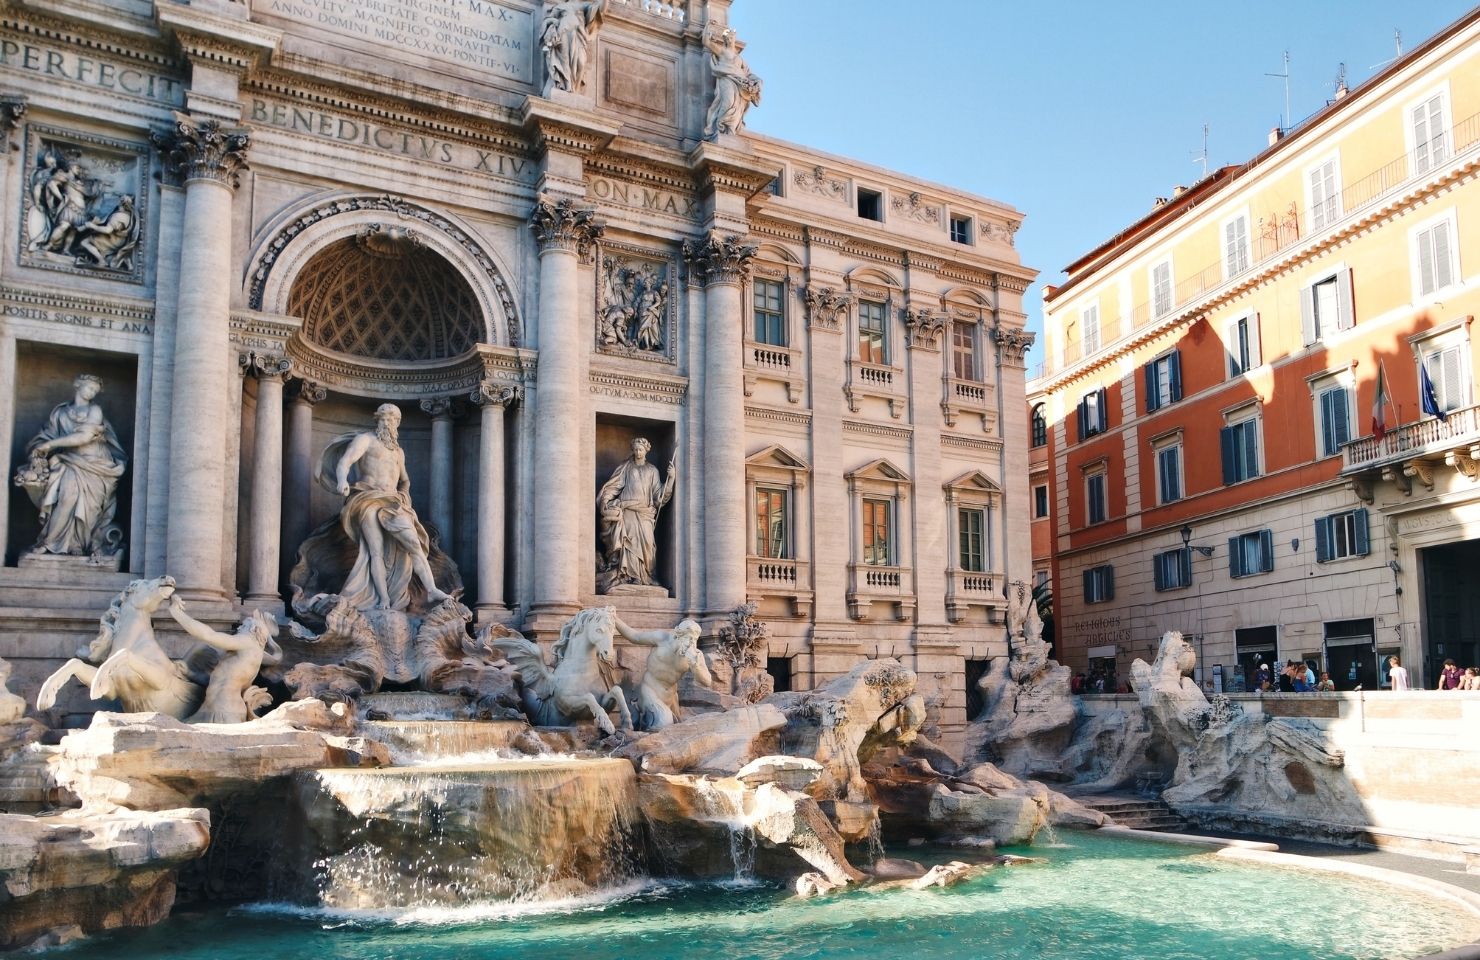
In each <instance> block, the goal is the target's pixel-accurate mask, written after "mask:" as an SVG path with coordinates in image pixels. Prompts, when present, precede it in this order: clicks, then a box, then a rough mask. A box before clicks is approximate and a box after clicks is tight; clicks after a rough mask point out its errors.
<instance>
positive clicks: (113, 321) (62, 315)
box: [0, 303, 154, 334]
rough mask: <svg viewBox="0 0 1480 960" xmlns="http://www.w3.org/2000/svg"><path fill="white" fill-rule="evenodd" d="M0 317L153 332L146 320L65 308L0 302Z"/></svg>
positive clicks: (101, 328) (118, 330)
mask: <svg viewBox="0 0 1480 960" xmlns="http://www.w3.org/2000/svg"><path fill="white" fill-rule="evenodd" d="M0 317H12V318H14V319H16V320H40V321H42V322H43V323H59V324H61V325H63V326H66V327H90V328H92V329H94V330H113V331H117V332H119V333H143V334H151V333H153V332H154V324H152V323H150V322H148V321H147V320H124V319H121V318H117V317H94V316H89V315H87V314H85V313H71V312H69V311H66V310H50V309H47V308H46V307H25V306H20V305H18V304H13V303H6V304H0Z"/></svg>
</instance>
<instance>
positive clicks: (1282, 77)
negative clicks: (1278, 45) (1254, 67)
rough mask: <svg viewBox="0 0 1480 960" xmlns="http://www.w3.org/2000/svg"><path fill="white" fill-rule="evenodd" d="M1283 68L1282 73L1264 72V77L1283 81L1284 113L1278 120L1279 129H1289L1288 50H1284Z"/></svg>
mask: <svg viewBox="0 0 1480 960" xmlns="http://www.w3.org/2000/svg"><path fill="white" fill-rule="evenodd" d="M1284 62H1285V69H1284V72H1282V73H1266V74H1265V76H1266V77H1275V78H1278V79H1280V80H1284V81H1285V113H1284V117H1283V118H1282V119H1281V121H1280V129H1282V130H1288V129H1290V51H1288V50H1286V51H1285V58H1284Z"/></svg>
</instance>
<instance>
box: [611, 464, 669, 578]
mask: <svg viewBox="0 0 1480 960" xmlns="http://www.w3.org/2000/svg"><path fill="white" fill-rule="evenodd" d="M652 448H653V445H652V444H651V443H649V442H648V441H647V440H646V439H645V438H643V437H638V438H637V439H635V440H633V441H632V456H631V457H630V458H628V459H627V460H624V461H622V463H621V464H619V465H618V466H617V469H615V470H613V471H612V475H611V477H610V478H609V479H608V480H607V481H606V483H604V484H602V485H601V489H600V490H599V491H598V492H597V494H596V511H597V514H598V515H599V516H600V518H601V539H602V543H603V544H604V545H605V547H606V552H605V555H604V557H603V559H602V561H601V564H600V565H599V568H598V570H597V575H596V589H597V592H599V593H613V592H615V588H617V587H621V586H624V585H628V584H635V585H640V586H653V585H654V584H653V566H654V563H655V561H656V560H657V557H658V547H657V541H656V539H655V537H654V535H653V531H654V528H656V527H657V524H658V512H659V511H660V510H662V509H663V507H665V506H667V504H668V501H669V500H672V499H673V484H674V480H675V479H676V477H677V473H676V472H675V469H674V463H675V461H674V460H670V461H669V462H668V479H667V480H664V479H663V478H662V477H661V476H660V475H659V474H658V468H657V467H655V466H653V465H652V464H651V463H648V462H647V455H648V452H649V451H651V450H652Z"/></svg>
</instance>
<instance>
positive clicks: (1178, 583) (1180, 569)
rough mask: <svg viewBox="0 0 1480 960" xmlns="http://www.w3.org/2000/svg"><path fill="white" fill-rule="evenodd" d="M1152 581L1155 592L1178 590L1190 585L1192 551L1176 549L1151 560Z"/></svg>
mask: <svg viewBox="0 0 1480 960" xmlns="http://www.w3.org/2000/svg"><path fill="white" fill-rule="evenodd" d="M1151 574H1152V580H1153V581H1154V582H1155V585H1156V589H1157V590H1180V589H1182V588H1183V587H1189V586H1191V585H1192V550H1191V549H1189V548H1187V547H1178V548H1177V549H1175V550H1167V551H1166V552H1164V553H1158V554H1157V555H1156V556H1155V557H1153V558H1152V566H1151Z"/></svg>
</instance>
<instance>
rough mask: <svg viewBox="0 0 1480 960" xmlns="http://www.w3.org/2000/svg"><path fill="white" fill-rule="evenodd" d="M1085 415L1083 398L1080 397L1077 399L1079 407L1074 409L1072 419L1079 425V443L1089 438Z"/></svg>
mask: <svg viewBox="0 0 1480 960" xmlns="http://www.w3.org/2000/svg"><path fill="white" fill-rule="evenodd" d="M1085 414H1086V411H1085V407H1084V398H1083V397H1081V398H1080V399H1079V406H1078V407H1075V408H1074V417H1075V420H1076V422H1077V423H1078V424H1079V439H1080V440H1081V441H1083V440H1084V439H1085V438H1086V437H1088V436H1089V425H1088V418H1087V417H1086V415H1085Z"/></svg>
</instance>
